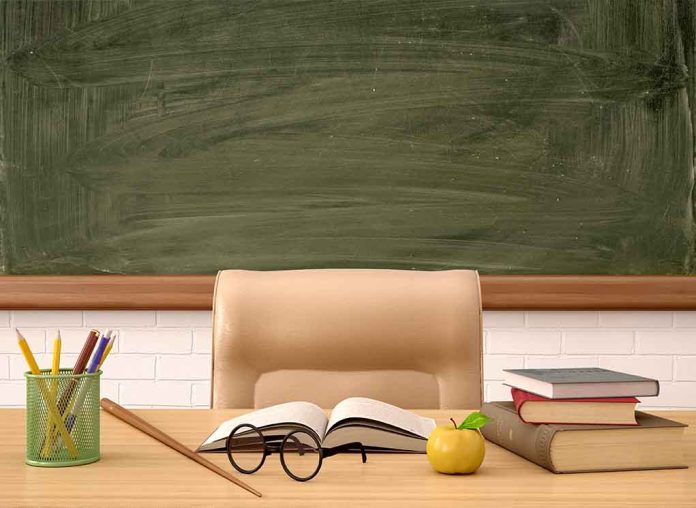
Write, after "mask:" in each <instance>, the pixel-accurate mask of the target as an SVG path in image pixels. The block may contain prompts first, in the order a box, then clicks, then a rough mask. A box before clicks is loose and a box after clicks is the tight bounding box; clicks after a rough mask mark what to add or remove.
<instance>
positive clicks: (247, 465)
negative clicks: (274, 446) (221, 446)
mask: <svg viewBox="0 0 696 508" xmlns="http://www.w3.org/2000/svg"><path fill="white" fill-rule="evenodd" d="M265 449H266V445H265V443H264V439H263V436H262V435H261V433H260V432H259V431H258V430H257V429H255V428H254V427H252V426H251V425H240V426H238V427H237V428H235V429H234V430H233V431H232V434H230V437H229V438H228V440H227V457H228V458H229V459H230V462H231V463H232V465H233V466H234V467H235V469H236V470H237V471H239V472H240V473H246V474H251V473H254V472H256V471H258V470H259V469H260V468H261V466H262V465H263V463H264V460H265V459H266V453H265Z"/></svg>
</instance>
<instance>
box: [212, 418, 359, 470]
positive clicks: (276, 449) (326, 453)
mask: <svg viewBox="0 0 696 508" xmlns="http://www.w3.org/2000/svg"><path fill="white" fill-rule="evenodd" d="M241 429H249V430H251V431H253V432H256V433H257V434H258V435H259V436H260V438H261V442H262V443H263V456H262V457H261V460H260V461H259V464H258V465H257V466H256V467H255V468H253V469H245V468H243V467H242V466H240V465H239V464H238V463H237V462H236V461H235V460H234V454H233V452H232V447H231V446H230V445H231V443H232V437H233V436H234V435H235V433H237V431H239V430H241ZM245 432H247V431H245ZM300 433H302V434H307V435H308V436H309V437H311V438H312V440H313V441H314V445H315V446H316V448H315V449H316V450H319V461H318V462H317V467H316V469H315V470H314V471H313V472H312V474H311V475H309V476H306V477H305V476H297V475H296V474H294V473H293V472H292V471H291V470H290V468H289V467H288V465H287V463H286V462H285V446H286V444H287V443H288V442H291V443H293V444H295V445H296V446H297V447H298V448H299V450H300V455H302V446H303V445H302V442H301V441H300V440H299V439H298V438H297V437H296V434H300ZM356 448H358V449H360V454H361V457H362V463H363V464H364V463H365V462H367V454H366V453H365V447H364V446H363V445H362V443H358V442H355V443H346V444H343V445H340V446H336V447H333V448H322V447H321V444H320V443H319V440H318V439H317V438H316V436H314V435H313V434H311V433H309V432H307V431H305V430H302V429H297V430H293V431H292V432H290V433H288V434H287V435H285V436H284V437H283V440H282V441H281V443H280V444H277V443H273V442H271V441H269V440H268V439H267V438H266V436H264V435H263V433H262V432H261V431H260V430H259V429H258V428H257V427H255V426H254V425H251V424H249V423H242V424H241V425H237V426H236V427H235V428H234V429H232V432H230V435H229V436H227V440H226V441H225V451H226V452H227V458H228V460H229V461H230V464H232V467H234V468H235V469H236V470H237V471H239V472H240V473H242V474H253V473H255V472H256V471H258V470H259V469H261V467H263V465H264V463H265V462H266V457H268V456H269V455H272V454H273V453H280V464H281V465H282V466H283V471H285V474H287V475H288V476H289V477H290V478H292V479H293V480H295V481H298V482H306V481H309V480H311V479H312V478H314V477H315V476H316V475H317V474H318V473H319V470H320V469H321V466H322V464H323V463H324V459H325V458H328V457H332V456H333V455H336V454H337V453H341V452H347V451H351V450H355V449H356Z"/></svg>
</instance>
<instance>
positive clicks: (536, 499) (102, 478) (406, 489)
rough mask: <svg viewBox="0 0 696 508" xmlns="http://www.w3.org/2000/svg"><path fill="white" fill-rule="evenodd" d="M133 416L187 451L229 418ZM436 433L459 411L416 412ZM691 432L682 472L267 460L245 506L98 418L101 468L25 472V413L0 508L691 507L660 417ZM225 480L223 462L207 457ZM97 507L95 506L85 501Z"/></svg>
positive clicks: (383, 458)
mask: <svg viewBox="0 0 696 508" xmlns="http://www.w3.org/2000/svg"><path fill="white" fill-rule="evenodd" d="M137 413H138V414H139V415H140V416H142V417H143V418H145V419H147V420H148V421H149V422H151V423H153V424H154V425H157V426H158V427H160V428H161V429H162V430H164V431H165V432H167V433H169V434H171V435H172V436H173V437H175V438H177V439H179V440H180V441H182V442H183V443H185V444H187V445H189V446H190V447H192V448H195V447H196V446H197V445H198V444H199V443H200V441H201V440H202V439H203V438H204V437H205V436H206V435H207V433H209V432H210V431H211V430H212V429H214V428H215V427H216V426H217V425H218V424H219V423H220V422H221V421H223V420H224V419H227V418H231V417H232V416H236V415H238V414H240V413H241V411H233V410H218V411H209V410H141V411H137ZM420 413H421V414H423V415H427V416H432V417H435V418H436V419H438V421H440V422H442V423H444V422H445V421H446V420H447V419H448V418H449V417H450V416H454V417H455V419H457V420H459V419H462V418H463V417H464V416H465V415H466V412H463V411H421V412H420ZM667 416H668V417H670V418H673V419H676V420H680V421H683V422H685V423H688V424H689V425H690V428H688V429H687V431H686V436H687V439H686V446H685V452H686V460H687V463H688V464H689V466H690V469H681V470H667V471H636V472H622V473H590V474H575V475H554V474H552V473H549V472H548V471H546V470H544V469H541V468H540V467H537V466H535V465H534V464H531V463H530V462H527V461H525V460H523V459H521V458H519V457H517V456H516V455H513V454H512V453H509V452H508V451H506V450H504V449H502V448H499V447H497V446H495V445H493V444H491V443H486V446H487V448H486V460H485V461H484V463H483V466H482V467H481V469H480V470H479V471H478V473H476V474H475V475H471V476H446V475H440V474H437V473H435V472H434V471H432V469H431V468H430V465H429V464H428V462H427V459H426V457H425V456H424V455H377V454H371V455H369V456H368V462H367V464H361V463H360V460H359V458H358V457H357V456H355V455H345V456H337V457H332V458H331V459H329V460H327V461H326V463H325V464H324V466H323V467H322V470H321V472H320V473H319V476H317V478H315V479H314V480H312V481H310V482H308V483H298V482H295V481H293V480H291V479H290V478H288V477H287V476H286V475H285V473H284V472H283V470H282V469H281V467H280V464H279V463H278V460H277V457H276V456H275V455H274V456H272V457H270V458H269V460H268V461H267V462H266V465H265V466H264V468H263V469H262V470H261V471H259V472H258V473H256V474H254V475H251V476H248V475H241V476H242V477H243V478H244V480H246V481H248V482H249V483H250V484H251V485H253V486H254V487H256V488H257V489H259V490H260V491H261V492H262V493H263V494H264V497H263V498H262V499H258V498H255V497H254V496H252V495H251V494H249V493H247V492H245V491H243V490H241V489H239V488H238V487H236V486H235V485H233V484H231V483H229V482H227V481H225V480H224V479H222V478H220V477H219V476H216V475H214V474H212V473H211V472H210V471H208V470H206V469H204V468H203V467H201V466H199V465H198V464H195V463H193V462H191V461H189V460H188V459H186V458H184V457H183V456H181V455H179V454H178V453H176V452H174V451H172V450H170V449H169V448H166V447H165V446H164V445H162V444H160V443H158V442H156V441H154V440H153V439H151V438H149V437H148V436H145V435H143V434H141V433H139V432H138V431H136V430H134V429H133V428H131V427H129V426H128V425H126V424H124V423H123V422H121V421H119V420H117V419H115V418H113V417H111V416H109V415H108V414H102V445H101V453H102V458H101V460H100V461H99V462H97V463H95V464H91V465H87V466H80V467H72V468H63V469H45V468H36V467H30V466H26V465H25V464H24V411H23V410H19V409H16V410H15V409H6V410H0V427H1V429H2V430H1V431H0V505H1V506H3V507H6V506H49V505H50V506H72V507H74V506H114V505H116V506H118V505H121V506H126V505H127V506H129V507H134V506H167V507H170V506H225V507H230V506H235V507H237V506H283V507H290V506H331V507H334V506H356V505H361V504H363V505H369V506H372V507H378V506H387V505H389V506H399V507H402V506H416V505H430V506H470V507H476V508H478V507H487V506H490V507H504V506H512V505H514V506H516V507H535V508H536V507H539V506H554V507H567V506H591V507H592V508H598V507H602V506H607V507H609V506H611V507H618V506H650V507H652V508H661V507H670V508H676V507H690V508H694V507H696V412H670V413H668V414H667ZM206 456H207V457H208V458H211V459H212V460H213V461H214V462H217V463H218V464H220V465H221V466H223V467H225V468H229V469H230V471H232V468H231V466H230V465H229V463H228V462H227V458H226V456H225V455H223V454H206ZM97 499H101V500H102V501H103V503H102V502H96V500H97Z"/></svg>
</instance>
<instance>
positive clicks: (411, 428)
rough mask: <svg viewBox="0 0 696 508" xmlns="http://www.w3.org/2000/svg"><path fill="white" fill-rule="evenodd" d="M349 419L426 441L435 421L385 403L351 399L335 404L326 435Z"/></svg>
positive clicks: (366, 399)
mask: <svg viewBox="0 0 696 508" xmlns="http://www.w3.org/2000/svg"><path fill="white" fill-rule="evenodd" d="M349 419H361V420H373V421H376V422H379V423H382V424H386V425H389V426H392V427H396V428H398V429H401V430H403V431H406V432H408V433H409V434H415V435H416V436H419V437H421V438H423V439H428V436H429V435H430V432H432V430H433V429H434V428H435V420H433V419H432V418H424V417H422V416H418V415H417V414H414V413H411V412H410V411H406V410H405V409H401V408H399V407H396V406H392V405H391V404H387V403H386V402H380V401H378V400H373V399H368V398H365V397H351V398H349V399H345V400H342V401H341V402H339V403H338V404H336V407H335V408H334V409H333V411H332V412H331V418H329V423H328V425H327V427H326V433H327V434H328V433H329V432H331V430H332V429H334V428H336V427H337V426H340V424H341V422H344V421H345V420H349Z"/></svg>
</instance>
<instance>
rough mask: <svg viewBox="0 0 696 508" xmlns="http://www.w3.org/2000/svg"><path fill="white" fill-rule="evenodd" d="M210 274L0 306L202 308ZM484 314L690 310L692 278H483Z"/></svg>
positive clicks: (28, 280) (7, 293) (73, 288)
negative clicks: (500, 312) (522, 311)
mask: <svg viewBox="0 0 696 508" xmlns="http://www.w3.org/2000/svg"><path fill="white" fill-rule="evenodd" d="M214 281H215V277H214V276H212V275H146V276H141V275H96V276H95V275H79V276H14V275H8V276H2V277H0V308H2V309H85V310H93V309H101V310H144V309H161V310H166V309H169V310H209V309H210V308H211V303H212V295H213V285H214ZM481 290H482V297H483V307H484V308H485V309H489V310H494V309H495V310H507V309H509V310H513V309H529V310H541V309H547V310H583V309H599V310H619V309H633V310H679V309H682V310H686V309H696V277H689V276H662V275H656V276H652V275H649V276H644V275H641V276H622V275H608V276H605V275H602V276H592V275H483V276H481Z"/></svg>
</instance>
